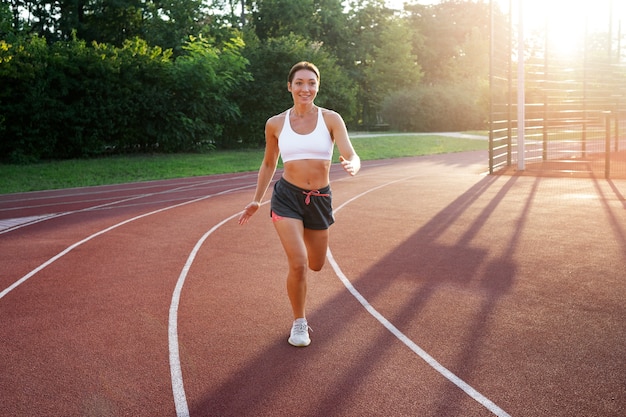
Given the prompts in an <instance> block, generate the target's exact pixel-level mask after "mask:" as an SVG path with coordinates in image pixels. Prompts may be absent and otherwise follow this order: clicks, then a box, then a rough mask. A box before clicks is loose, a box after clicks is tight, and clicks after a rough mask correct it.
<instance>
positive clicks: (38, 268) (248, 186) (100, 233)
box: [0, 184, 255, 300]
mask: <svg viewBox="0 0 626 417" xmlns="http://www.w3.org/2000/svg"><path fill="white" fill-rule="evenodd" d="M254 186H255V184H251V185H246V186H241V187H237V188H231V189H228V190H224V191H221V192H219V193H216V194H210V195H206V196H203V197H199V198H196V199H193V200H190V201H185V202H183V203H180V204H175V205H173V206H168V207H163V208H161V209H158V210H154V211H151V212H149V213H144V214H141V215H139V216H135V217H132V218H130V219H127V220H124V221H122V222H119V223H117V224H114V225H113V226H110V227H107V228H106V229H103V230H100V231H99V232H96V233H94V234H92V235H90V236H87V237H86V238H84V239H83V240H80V241H78V242H76V243H74V244H73V245H70V246H68V247H67V248H66V249H65V250H63V251H61V252H59V253H58V254H57V255H55V256H53V257H52V258H50V259H48V260H47V261H46V262H44V263H42V264H41V265H39V266H38V267H37V268H35V269H33V270H32V271H30V272H29V273H28V274H26V275H24V276H23V277H22V278H20V279H19V280H17V281H15V282H14V283H13V284H12V285H10V286H9V287H7V288H5V289H4V290H3V291H2V292H0V300H1V299H2V298H4V296H6V295H7V294H8V293H10V292H11V291H13V290H14V289H16V288H17V287H19V286H20V285H22V284H23V283H24V282H26V281H28V280H29V279H30V278H32V277H33V276H34V275H35V274H37V273H38V272H39V271H41V270H42V269H44V268H46V267H47V266H49V265H50V264H52V263H54V262H55V261H57V260H59V259H60V258H62V257H63V256H65V255H67V254H68V253H70V252H71V251H72V250H74V249H76V248H77V247H79V246H80V245H82V244H84V243H86V242H89V241H90V240H91V239H94V238H96V237H98V236H100V235H103V234H105V233H107V232H110V231H111V230H113V229H117V228H118V227H120V226H123V225H125V224H128V223H130V222H133V221H135V220H139V219H142V218H144V217H148V216H151V215H153V214H157V213H162V212H164V211H167V210H170V209H173V208H177V207H182V206H184V205H187V204H191V203H196V202H198V201H202V200H206V199H207V198H211V197H214V196H219V195H223V194H228V193H230V192H234V191H238V190H243V189H244V188H250V187H254ZM85 210H87V209H85ZM13 230H15V229H13Z"/></svg>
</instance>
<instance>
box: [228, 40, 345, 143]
mask: <svg viewBox="0 0 626 417" xmlns="http://www.w3.org/2000/svg"><path fill="white" fill-rule="evenodd" d="M244 39H245V43H246V47H245V51H244V56H245V57H246V58H247V59H248V60H249V61H250V67H249V68H250V72H251V73H252V76H253V78H254V80H253V81H252V82H251V83H249V84H248V85H245V86H242V87H241V88H239V89H238V90H237V91H235V92H234V95H233V100H234V101H236V102H237V103H239V105H240V108H241V113H242V119H241V120H237V121H235V122H234V123H232V124H231V125H229V126H228V127H227V130H228V136H229V137H230V138H231V140H232V142H231V145H232V146H236V145H239V146H243V147H246V146H260V145H262V144H263V143H264V141H265V138H264V136H263V130H264V125H265V121H266V120H267V119H268V117H270V116H272V115H274V114H277V113H280V112H281V111H283V110H285V109H287V108H288V107H289V106H291V105H292V104H293V102H292V99H291V95H290V94H289V92H288V91H287V75H288V73H289V69H290V68H291V67H292V66H293V65H294V64H295V63H297V62H299V61H303V60H304V61H310V62H313V63H315V64H316V65H317V66H318V67H319V69H320V72H321V82H320V93H319V94H318V98H317V100H316V103H317V104H318V105H320V106H322V107H328V108H330V109H333V110H336V111H338V112H340V113H341V114H342V116H344V118H346V119H350V118H352V117H353V115H354V113H355V107H356V106H355V103H356V101H355V97H356V89H355V83H354V81H353V80H352V79H350V78H349V77H348V75H347V74H346V73H345V71H343V70H342V68H341V67H340V66H339V65H338V64H337V61H336V59H335V58H334V57H333V56H332V55H331V54H329V53H328V52H326V51H325V50H324V48H323V46H322V45H320V44H319V43H317V42H310V41H308V40H306V39H305V38H303V37H301V36H297V35H294V34H291V35H288V36H283V37H279V38H270V39H267V40H265V41H261V40H260V39H258V38H257V37H256V35H255V34H254V33H253V32H246V34H245V35H244ZM242 121H245V122H242Z"/></svg>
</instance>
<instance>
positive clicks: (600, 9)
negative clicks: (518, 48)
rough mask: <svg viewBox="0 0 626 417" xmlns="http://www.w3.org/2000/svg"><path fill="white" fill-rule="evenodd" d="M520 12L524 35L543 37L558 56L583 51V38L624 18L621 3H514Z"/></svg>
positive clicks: (537, 0)
mask: <svg viewBox="0 0 626 417" xmlns="http://www.w3.org/2000/svg"><path fill="white" fill-rule="evenodd" d="M513 3H514V5H513V8H518V7H520V4H521V8H522V13H523V18H524V26H525V32H527V33H532V32H535V33H542V34H544V35H545V36H546V37H547V41H548V48H549V49H550V50H551V51H552V53H555V54H558V55H572V54H576V53H580V52H582V51H583V50H584V42H585V34H586V33H593V32H607V31H608V29H609V27H610V26H611V24H614V25H615V26H617V24H618V22H620V21H621V19H622V18H624V10H625V9H626V8H625V7H624V3H626V2H625V1H623V0H579V1H572V0H513Z"/></svg>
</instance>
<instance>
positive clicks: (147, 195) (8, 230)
mask: <svg viewBox="0 0 626 417" xmlns="http://www.w3.org/2000/svg"><path fill="white" fill-rule="evenodd" d="M212 183H213V182H212V181H204V182H203V183H195V184H187V185H185V186H182V187H177V188H173V189H169V190H163V191H159V192H156V193H148V194H139V195H135V196H131V197H127V198H123V199H121V200H116V201H111V202H109V203H104V204H99V205H96V206H91V207H85V208H83V209H80V210H72V211H66V212H62V213H56V214H50V215H47V216H41V218H39V219H36V220H33V221H30V222H28V223H23V224H19V225H15V226H14V227H10V228H5V229H2V228H0V235H2V234H4V233H8V232H12V231H14V230H17V229H20V228H22V227H26V226H30V225H33V224H35V223H40V222H43V221H46V220H51V219H55V218H57V217H63V216H67V215H70V214H76V213H82V212H86V211H92V210H93V211H95V210H99V209H103V208H112V207H113V206H118V205H120V204H122V203H126V202H129V201H134V200H138V199H141V198H148V197H153V196H156V195H164V194H169V193H174V192H180V191H186V190H188V189H193V188H196V187H199V186H204V185H206V184H212ZM242 188H246V187H242ZM215 195H219V193H218V194H215ZM209 196H210V195H209ZM201 199H202V198H200V200H201ZM194 201H199V200H198V199H193V200H190V202H194ZM84 202H90V201H89V200H84V201H80V200H79V201H71V202H67V203H61V204H60V205H62V204H75V203H84ZM50 205H52V206H58V205H59V204H50ZM39 207H41V206H39ZM119 207H122V206H119ZM175 207H177V206H175Z"/></svg>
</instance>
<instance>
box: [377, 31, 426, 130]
mask: <svg viewBox="0 0 626 417" xmlns="http://www.w3.org/2000/svg"><path fill="white" fill-rule="evenodd" d="M410 36H411V34H410V31H409V29H408V28H407V27H406V26H405V24H404V22H402V21H400V20H395V21H393V22H391V23H390V24H389V25H387V26H386V27H385V28H384V29H383V32H382V33H381V36H380V46H375V47H374V48H373V51H372V58H373V59H372V62H371V64H370V65H369V66H368V67H367V68H366V70H365V78H366V83H367V85H368V86H369V89H368V90H367V92H366V93H365V94H366V101H367V103H368V105H369V106H370V111H371V114H372V116H375V121H376V123H378V124H379V123H382V122H383V120H382V119H381V117H380V113H379V112H380V109H381V105H382V103H383V100H384V99H385V98H386V97H388V96H389V95H390V94H391V93H394V92H396V91H401V90H407V89H412V88H415V87H416V86H417V84H418V83H419V81H420V79H421V78H422V73H421V70H420V66H419V65H418V64H417V62H416V59H415V56H414V55H412V53H411V44H410V42H408V40H409V39H410ZM372 119H373V118H369V120H372ZM370 123H371V122H370Z"/></svg>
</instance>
